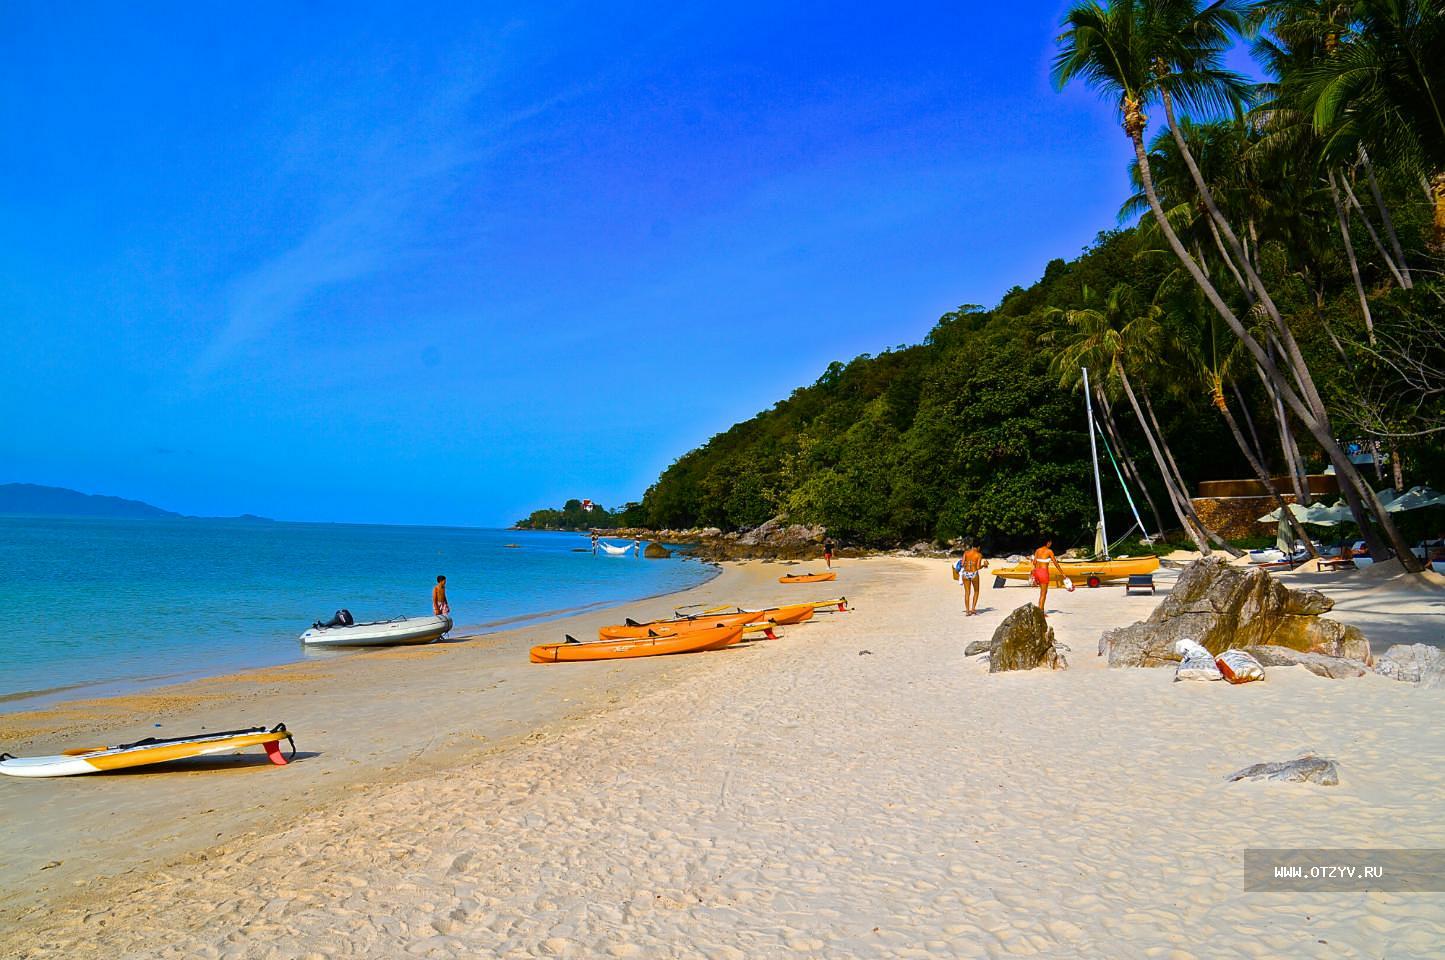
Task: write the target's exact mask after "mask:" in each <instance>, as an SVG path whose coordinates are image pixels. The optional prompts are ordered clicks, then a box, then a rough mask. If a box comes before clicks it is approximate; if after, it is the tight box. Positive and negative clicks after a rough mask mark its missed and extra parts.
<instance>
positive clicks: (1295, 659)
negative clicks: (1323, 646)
mask: <svg viewBox="0 0 1445 960" xmlns="http://www.w3.org/2000/svg"><path fill="white" fill-rule="evenodd" d="M1244 652H1245V653H1247V654H1249V655H1250V656H1252V657H1254V659H1256V660H1258V661H1259V662H1260V663H1261V664H1262V665H1264V666H1266V667H1290V666H1295V665H1296V664H1298V665H1299V666H1301V667H1304V668H1305V669H1306V670H1308V671H1309V672H1310V673H1313V674H1315V675H1316V676H1320V677H1329V678H1330V679H1331V680H1346V679H1349V678H1351V677H1363V676H1364V675H1365V674H1366V673H1368V672H1369V669H1370V668H1369V667H1367V666H1365V665H1364V664H1363V663H1361V662H1360V661H1358V660H1346V659H1345V658H1344V657H1331V656H1327V655H1325V654H1323V653H1309V652H1308V651H1305V650H1294V649H1291V648H1290V647H1277V646H1272V645H1267V646H1261V647H1245V648H1244Z"/></svg>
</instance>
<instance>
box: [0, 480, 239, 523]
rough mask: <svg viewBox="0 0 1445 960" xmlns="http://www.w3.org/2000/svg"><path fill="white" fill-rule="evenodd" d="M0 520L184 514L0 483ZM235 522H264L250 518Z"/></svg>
mask: <svg viewBox="0 0 1445 960" xmlns="http://www.w3.org/2000/svg"><path fill="white" fill-rule="evenodd" d="M0 516H7V517H103V518H106V519H124V520H179V519H194V518H187V517H186V515H185V514H181V513H174V512H172V511H170V510H162V509H161V508H160V507H157V506H153V505H151V504H149V503H145V502H143V501H140V500H127V499H125V498H124V497H107V496H104V495H101V494H94V493H81V492H80V491H79V490H68V489H66V488H65V487H46V486H42V485H40V484H38V483H0ZM234 519H237V520H262V521H264V520H266V518H265V517H258V516H255V515H254V514H249V513H248V514H245V515H243V516H240V517H236V518H234Z"/></svg>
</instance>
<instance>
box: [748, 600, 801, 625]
mask: <svg viewBox="0 0 1445 960" xmlns="http://www.w3.org/2000/svg"><path fill="white" fill-rule="evenodd" d="M814 609H815V608H814V606H813V605H812V604H811V603H794V604H789V605H788V606H786V607H768V608H767V609H766V610H754V611H753V614H752V616H753V619H752V620H749V621H748V622H749V623H759V622H763V623H776V624H779V625H780V626H781V625H783V624H789V623H802V622H803V621H804V620H811V619H813V611H814Z"/></svg>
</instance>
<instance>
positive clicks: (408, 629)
mask: <svg viewBox="0 0 1445 960" xmlns="http://www.w3.org/2000/svg"><path fill="white" fill-rule="evenodd" d="M451 628H452V618H451V617H448V616H435V617H396V618H394V619H391V620H376V621H373V622H371V623H353V624H350V625H349V626H335V627H323V626H315V627H312V628H311V629H310V630H307V631H306V632H305V633H303V634H301V642H302V643H304V644H307V645H308V646H313V647H396V646H402V645H405V644H413V643H431V642H432V641H433V640H440V639H441V638H442V637H443V636H444V635H445V634H446V632H447V631H448V630H450V629H451Z"/></svg>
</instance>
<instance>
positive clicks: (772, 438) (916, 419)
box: [643, 232, 1244, 544]
mask: <svg viewBox="0 0 1445 960" xmlns="http://www.w3.org/2000/svg"><path fill="white" fill-rule="evenodd" d="M1137 245H1138V244H1137V241H1136V240H1135V238H1134V236H1133V234H1132V233H1130V232H1125V233H1116V234H1108V235H1104V236H1101V238H1100V240H1099V242H1098V243H1097V244H1096V245H1095V246H1094V247H1093V248H1091V249H1090V250H1089V251H1088V252H1086V253H1085V255H1084V256H1082V257H1081V258H1080V259H1079V260H1077V261H1075V262H1073V263H1071V264H1065V263H1064V262H1063V261H1054V262H1053V263H1051V264H1050V265H1049V267H1048V270H1047V271H1046V273H1045V276H1044V278H1043V279H1042V280H1040V281H1039V283H1037V284H1035V285H1034V286H1033V287H1031V288H1030V289H1028V290H1015V291H1013V292H1011V293H1010V294H1009V295H1008V296H1007V297H1006V298H1005V299H1004V301H1003V303H1002V304H1000V305H999V307H997V308H996V309H994V310H992V311H984V310H981V309H977V308H963V309H961V310H959V311H955V312H953V313H949V314H946V315H945V316H943V317H942V318H941V319H940V320H939V321H938V324H937V325H936V326H935V327H934V329H933V330H932V331H931V332H930V333H929V335H928V337H927V338H926V340H925V341H924V343H922V344H919V345H917V346H913V347H908V348H905V349H900V350H893V351H887V352H884V353H882V354H879V355H877V356H867V355H865V356H861V357H858V358H856V359H854V360H852V361H851V362H848V363H846V364H845V363H837V362H835V363H833V364H831V365H830V366H829V367H828V369H827V370H826V371H825V372H824V374H823V375H822V376H821V377H820V378H819V379H818V380H817V382H816V383H814V384H812V385H811V386H807V387H802V388H800V389H798V390H795V391H794V392H793V394H792V395H791V396H790V397H788V398H787V399H786V400H783V401H782V402H780V403H778V404H777V405H776V406H775V407H773V408H772V409H771V410H768V411H765V412H763V413H760V414H759V415H757V416H756V417H754V418H752V419H751V420H748V421H745V422H743V423H740V424H738V425H736V426H734V427H733V428H731V429H730V430H728V431H727V432H725V433H722V434H719V435H718V436H716V437H714V438H712V439H711V440H710V441H708V442H707V443H706V444H704V445H703V446H701V447H699V448H698V449H696V450H693V451H691V452H690V453H688V454H686V455H685V456H683V457H682V458H681V459H679V460H678V461H677V462H676V463H674V464H673V465H672V466H671V467H669V468H668V469H667V470H666V471H665V472H664V473H663V474H662V476H661V477H660V478H659V479H658V481H657V483H656V484H654V485H653V486H652V487H651V488H650V489H649V490H648V491H647V494H646V496H645V497H644V498H643V507H644V510H645V512H646V516H647V519H648V521H649V522H650V523H651V524H652V525H654V526H670V527H679V526H718V527H722V528H724V529H732V528H740V527H747V526H752V525H755V524H758V523H761V522H763V521H764V520H767V519H768V518H770V517H772V516H774V515H776V514H779V513H786V514H787V515H788V516H789V517H791V518H792V519H794V520H796V521H800V522H811V523H821V524H823V525H825V526H827V527H828V529H829V530H830V531H831V532H832V533H834V534H835V535H837V536H840V537H843V538H845V539H848V540H852V541H857V542H862V543H872V544H884V543H893V542H898V541H908V542H911V541H913V540H917V539H933V538H938V539H951V538H953V537H959V536H971V537H978V538H982V539H986V540H989V541H991V542H993V543H996V544H1007V543H1025V542H1028V541H1031V540H1032V539H1033V538H1036V537H1037V536H1038V535H1040V534H1046V533H1047V534H1053V535H1055V536H1056V537H1057V538H1058V539H1059V540H1060V541H1061V542H1063V543H1065V544H1072V543H1087V542H1091V541H1092V531H1093V522H1094V521H1093V518H1094V515H1095V513H1096V510H1095V506H1094V499H1093V497H1094V493H1093V486H1092V484H1093V481H1092V476H1091V473H1090V470H1089V463H1088V455H1089V447H1088V435H1087V433H1086V432H1085V414H1084V400H1083V394H1082V393H1081V392H1079V391H1077V390H1076V389H1064V388H1061V387H1060V386H1059V385H1058V379H1059V378H1058V377H1057V376H1054V375H1053V374H1051V373H1050V370H1049V364H1050V360H1051V356H1052V353H1053V351H1052V350H1050V349H1045V348H1043V347H1042V346H1041V344H1040V338H1041V337H1044V336H1045V335H1046V334H1047V332H1048V331H1049V330H1050V329H1052V326H1053V325H1052V324H1050V323H1048V322H1044V321H1043V320H1041V319H1040V317H1041V315H1042V314H1043V312H1044V311H1045V310H1046V309H1047V308H1048V306H1050V305H1064V304H1069V305H1072V304H1074V303H1076V302H1078V301H1080V299H1081V297H1082V290H1083V288H1084V287H1085V286H1087V285H1089V283H1090V281H1091V279H1092V280H1096V281H1097V280H1102V279H1104V278H1105V276H1106V275H1107V276H1111V277H1119V276H1124V275H1128V274H1131V273H1145V272H1147V271H1148V270H1149V269H1151V267H1150V265H1149V264H1147V263H1143V262H1140V261H1139V260H1138V259H1137V258H1136V257H1135V253H1136V252H1137V250H1136V248H1137ZM1202 400H1203V398H1202V397H1201V398H1200V401H1202ZM1201 406H1202V402H1195V403H1192V404H1186V408H1187V409H1181V408H1178V407H1176V406H1173V405H1170V407H1169V409H1168V411H1167V414H1166V416H1167V419H1169V421H1170V423H1171V425H1179V424H1182V423H1183V422H1185V421H1186V420H1188V421H1190V422H1191V423H1193V424H1195V426H1192V427H1191V429H1193V430H1195V431H1196V437H1195V441H1194V442H1192V443H1191V444H1189V448H1188V450H1187V451H1185V450H1181V451H1178V452H1179V453H1185V454H1187V456H1186V457H1185V459H1186V460H1187V462H1188V466H1187V467H1185V469H1186V470H1188V471H1190V473H1191V474H1192V476H1194V477H1196V478H1201V477H1214V476H1232V475H1243V474H1241V470H1242V469H1244V467H1243V464H1242V458H1241V456H1240V454H1239V452H1238V451H1237V450H1236V449H1234V448H1233V445H1232V443H1231V441H1230V440H1229V439H1228V436H1227V435H1226V434H1224V433H1223V432H1222V430H1221V429H1220V428H1219V427H1218V426H1217V425H1216V424H1214V423H1213V422H1212V421H1211V420H1210V419H1209V417H1208V414H1207V412H1206V413H1203V414H1201V413H1200V407H1201ZM1200 421H1202V425H1199V423H1200ZM1166 429H1167V428H1166ZM1136 442H1137V441H1136ZM1141 445H1142V444H1141ZM1106 469H1107V467H1106ZM1106 486H1107V487H1108V488H1109V491H1108V502H1109V505H1110V509H1111V512H1112V511H1114V510H1125V509H1127V508H1126V506H1125V503H1124V501H1123V499H1122V495H1121V493H1120V492H1119V490H1118V483H1117V481H1115V480H1113V479H1112V478H1109V482H1108V483H1107V484H1106ZM1137 493H1138V492H1137V491H1136V497H1137Z"/></svg>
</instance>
